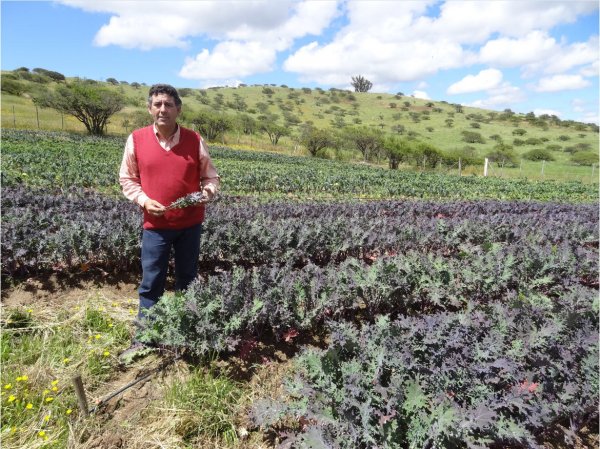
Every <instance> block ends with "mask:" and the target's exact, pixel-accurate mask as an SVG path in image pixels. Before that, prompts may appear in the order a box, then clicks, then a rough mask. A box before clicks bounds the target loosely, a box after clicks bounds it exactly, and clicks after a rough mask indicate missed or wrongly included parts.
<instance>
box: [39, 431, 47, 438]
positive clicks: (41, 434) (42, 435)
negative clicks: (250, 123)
mask: <svg viewBox="0 0 600 449" xmlns="http://www.w3.org/2000/svg"><path fill="white" fill-rule="evenodd" d="M38 436H40V437H42V438H44V437H45V436H46V432H45V431H44V430H40V431H39V432H38Z"/></svg>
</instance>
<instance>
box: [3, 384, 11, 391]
mask: <svg viewBox="0 0 600 449" xmlns="http://www.w3.org/2000/svg"><path fill="white" fill-rule="evenodd" d="M11 388H12V384H6V385H4V389H5V390H10V389H11Z"/></svg>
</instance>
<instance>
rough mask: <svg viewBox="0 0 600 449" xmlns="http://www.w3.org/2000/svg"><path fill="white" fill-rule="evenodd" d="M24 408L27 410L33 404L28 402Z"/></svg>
mask: <svg viewBox="0 0 600 449" xmlns="http://www.w3.org/2000/svg"><path fill="white" fill-rule="evenodd" d="M25 408H26V409H27V410H31V409H32V408H33V404H32V403H31V402H28V403H27V405H26V406H25Z"/></svg>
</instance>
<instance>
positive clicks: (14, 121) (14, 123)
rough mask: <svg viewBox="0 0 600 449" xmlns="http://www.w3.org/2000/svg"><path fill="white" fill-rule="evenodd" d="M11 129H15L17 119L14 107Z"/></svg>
mask: <svg viewBox="0 0 600 449" xmlns="http://www.w3.org/2000/svg"><path fill="white" fill-rule="evenodd" d="M13 128H15V129H17V118H16V117H15V105H13Z"/></svg>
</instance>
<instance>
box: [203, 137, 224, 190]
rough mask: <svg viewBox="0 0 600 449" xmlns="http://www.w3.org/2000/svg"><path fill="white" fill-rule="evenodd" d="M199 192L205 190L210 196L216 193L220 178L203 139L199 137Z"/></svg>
mask: <svg viewBox="0 0 600 449" xmlns="http://www.w3.org/2000/svg"><path fill="white" fill-rule="evenodd" d="M199 171H200V190H202V189H207V190H209V191H210V193H211V194H212V195H214V194H215V193H217V191H218V190H219V185H220V182H221V178H220V177H219V174H218V173H217V169H216V168H215V166H214V164H213V162H212V160H211V158H210V154H209V153H208V148H207V146H206V143H205V142H204V139H203V138H202V137H200V166H199Z"/></svg>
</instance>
